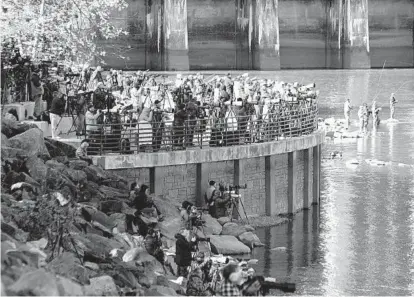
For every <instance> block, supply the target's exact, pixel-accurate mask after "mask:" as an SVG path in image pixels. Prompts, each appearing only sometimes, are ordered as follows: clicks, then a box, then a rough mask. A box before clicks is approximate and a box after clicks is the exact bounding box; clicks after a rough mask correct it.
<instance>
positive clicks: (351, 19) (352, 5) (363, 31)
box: [326, 0, 371, 69]
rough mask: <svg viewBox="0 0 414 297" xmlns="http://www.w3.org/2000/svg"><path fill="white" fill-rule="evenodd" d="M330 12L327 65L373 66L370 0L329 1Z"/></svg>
mask: <svg viewBox="0 0 414 297" xmlns="http://www.w3.org/2000/svg"><path fill="white" fill-rule="evenodd" d="M326 3H327V4H326V5H327V6H326V13H327V34H326V36H327V37H326V38H327V40H326V48H327V53H326V57H327V64H326V65H327V67H328V68H346V69H347V68H349V69H355V68H356V69H358V68H364V69H365V68H371V60H370V56H369V27H368V0H330V1H327V2H326Z"/></svg>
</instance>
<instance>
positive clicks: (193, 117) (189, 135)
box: [185, 98, 198, 147]
mask: <svg viewBox="0 0 414 297" xmlns="http://www.w3.org/2000/svg"><path fill="white" fill-rule="evenodd" d="M186 111H187V125H186V127H187V131H186V143H185V146H186V147H190V146H193V139H194V132H195V127H196V124H197V113H198V105H197V104H196V101H195V98H191V100H190V101H189V102H188V103H187V106H186Z"/></svg>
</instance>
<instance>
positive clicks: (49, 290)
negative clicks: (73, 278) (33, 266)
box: [7, 269, 60, 296]
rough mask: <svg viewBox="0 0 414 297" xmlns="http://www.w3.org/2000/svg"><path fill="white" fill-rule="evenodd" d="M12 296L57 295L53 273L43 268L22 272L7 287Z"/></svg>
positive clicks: (57, 289)
mask: <svg viewBox="0 0 414 297" xmlns="http://www.w3.org/2000/svg"><path fill="white" fill-rule="evenodd" d="M7 292H8V293H9V294H10V295H12V296H59V295H60V293H59V288H58V284H57V281H56V278H55V277H54V275H53V274H51V273H48V272H46V271H45V270H43V269H38V270H35V271H31V272H27V273H25V274H23V275H22V276H21V277H20V278H19V279H18V280H17V282H15V283H14V284H13V285H11V286H10V287H8V288H7Z"/></svg>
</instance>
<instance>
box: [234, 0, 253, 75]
mask: <svg viewBox="0 0 414 297" xmlns="http://www.w3.org/2000/svg"><path fill="white" fill-rule="evenodd" d="M252 11H253V6H252V0H236V43H237V46H236V67H237V69H252V57H251V42H250V41H251V33H252V28H253V27H252V26H253V19H252V18H253V15H252Z"/></svg>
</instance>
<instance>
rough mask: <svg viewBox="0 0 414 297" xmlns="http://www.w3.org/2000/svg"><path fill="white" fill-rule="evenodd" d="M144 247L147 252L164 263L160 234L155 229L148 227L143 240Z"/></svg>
mask: <svg viewBox="0 0 414 297" xmlns="http://www.w3.org/2000/svg"><path fill="white" fill-rule="evenodd" d="M144 245H145V249H146V250H147V252H148V254H150V255H151V256H154V257H155V259H157V260H158V261H159V262H160V263H161V264H162V265H164V262H165V261H164V251H163V250H162V242H161V234H160V231H159V230H157V229H153V228H151V229H149V230H148V234H147V236H146V237H145V241H144Z"/></svg>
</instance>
